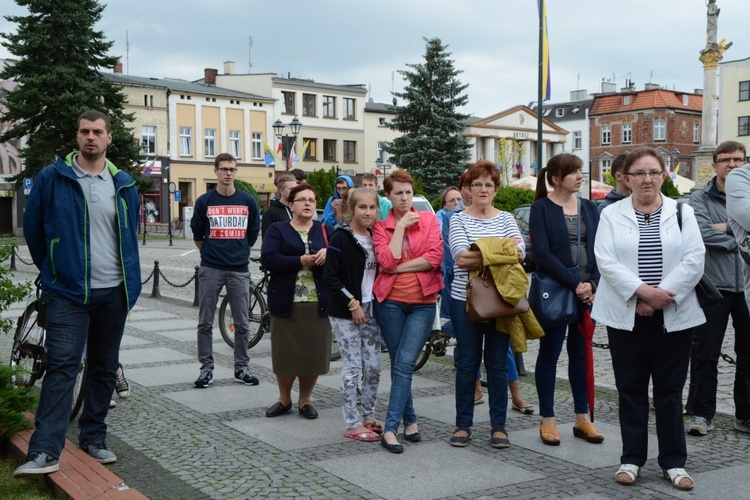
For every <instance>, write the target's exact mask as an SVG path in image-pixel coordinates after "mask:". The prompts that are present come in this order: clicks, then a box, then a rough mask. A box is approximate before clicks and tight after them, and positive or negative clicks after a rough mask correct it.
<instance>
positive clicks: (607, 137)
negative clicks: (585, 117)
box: [602, 125, 612, 144]
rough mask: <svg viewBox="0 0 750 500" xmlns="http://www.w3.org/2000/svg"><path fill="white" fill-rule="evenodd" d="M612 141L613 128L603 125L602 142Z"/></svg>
mask: <svg viewBox="0 0 750 500" xmlns="http://www.w3.org/2000/svg"><path fill="white" fill-rule="evenodd" d="M611 142H612V128H611V127H610V126H609V125H602V144H609V143H611Z"/></svg>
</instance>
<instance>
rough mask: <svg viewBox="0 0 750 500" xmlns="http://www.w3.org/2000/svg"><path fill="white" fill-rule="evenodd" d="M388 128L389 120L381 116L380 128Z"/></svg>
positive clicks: (379, 118) (379, 120) (379, 119)
mask: <svg viewBox="0 0 750 500" xmlns="http://www.w3.org/2000/svg"><path fill="white" fill-rule="evenodd" d="M387 126H388V118H386V117H385V116H379V117H378V127H387Z"/></svg>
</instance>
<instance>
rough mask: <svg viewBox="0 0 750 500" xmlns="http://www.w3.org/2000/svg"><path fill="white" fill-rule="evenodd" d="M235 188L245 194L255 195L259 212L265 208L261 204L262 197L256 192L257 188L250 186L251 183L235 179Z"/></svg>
mask: <svg viewBox="0 0 750 500" xmlns="http://www.w3.org/2000/svg"><path fill="white" fill-rule="evenodd" d="M234 188H235V189H236V190H238V191H243V192H245V193H248V194H251V195H253V196H254V197H255V203H257V204H258V210H260V209H261V208H263V204H262V203H261V202H260V197H259V196H258V193H257V191H255V188H254V187H253V185H252V184H250V183H249V182H245V181H243V180H240V179H235V180H234Z"/></svg>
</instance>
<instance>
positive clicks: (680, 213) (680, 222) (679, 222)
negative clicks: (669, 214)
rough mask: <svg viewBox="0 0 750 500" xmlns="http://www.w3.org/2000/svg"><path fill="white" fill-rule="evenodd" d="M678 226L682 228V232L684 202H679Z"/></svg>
mask: <svg viewBox="0 0 750 500" xmlns="http://www.w3.org/2000/svg"><path fill="white" fill-rule="evenodd" d="M677 226H679V228H680V232H682V202H681V201H678V202H677Z"/></svg>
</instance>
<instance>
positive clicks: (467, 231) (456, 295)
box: [448, 211, 526, 300]
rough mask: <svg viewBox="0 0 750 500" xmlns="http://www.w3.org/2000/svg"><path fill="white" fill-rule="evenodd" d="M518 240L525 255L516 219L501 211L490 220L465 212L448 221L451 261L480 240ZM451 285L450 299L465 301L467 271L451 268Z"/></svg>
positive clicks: (455, 267) (455, 266)
mask: <svg viewBox="0 0 750 500" xmlns="http://www.w3.org/2000/svg"><path fill="white" fill-rule="evenodd" d="M492 236H494V237H496V238H518V239H519V240H521V243H519V245H518V246H519V248H520V249H521V252H522V253H523V254H524V255H525V254H526V246H525V245H524V243H523V238H522V237H521V231H519V229H518V224H516V219H514V218H513V216H512V215H511V214H509V213H508V212H503V211H501V212H500V213H499V214H497V215H496V216H495V217H493V218H491V219H477V218H476V217H472V216H471V215H466V213H465V212H459V213H457V214H454V215H453V217H451V219H450V233H449V236H448V242H449V245H450V249H451V256H453V261H454V262H455V261H457V260H458V255H459V254H460V253H461V252H463V251H464V250H468V249H469V247H471V244H472V243H474V242H475V241H477V240H478V239H480V238H487V237H492ZM453 273H454V275H453V284H452V285H451V298H452V299H455V300H466V282H467V281H468V280H469V271H468V270H467V269H462V268H460V267H458V265H454V266H453Z"/></svg>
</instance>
